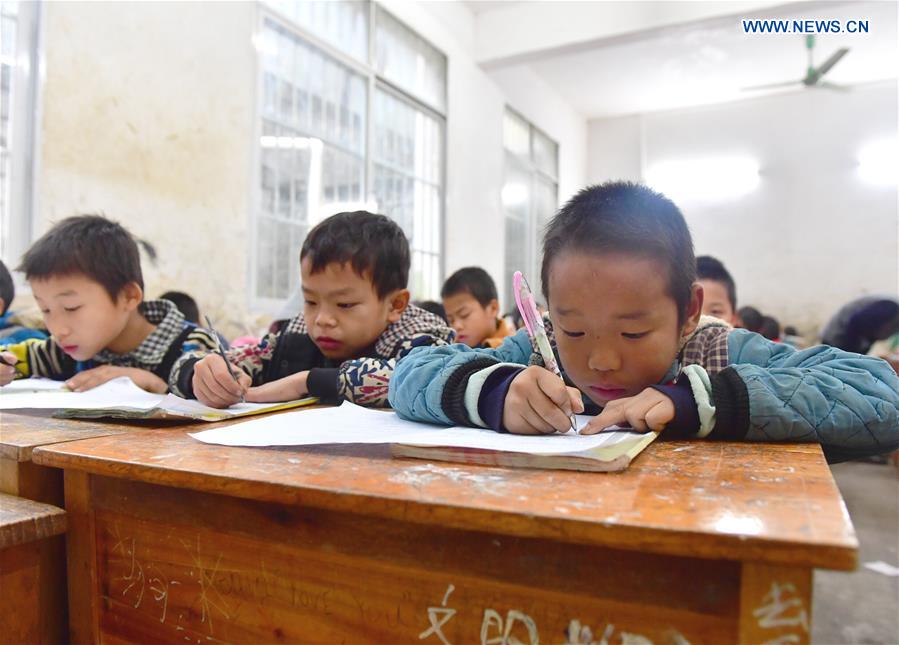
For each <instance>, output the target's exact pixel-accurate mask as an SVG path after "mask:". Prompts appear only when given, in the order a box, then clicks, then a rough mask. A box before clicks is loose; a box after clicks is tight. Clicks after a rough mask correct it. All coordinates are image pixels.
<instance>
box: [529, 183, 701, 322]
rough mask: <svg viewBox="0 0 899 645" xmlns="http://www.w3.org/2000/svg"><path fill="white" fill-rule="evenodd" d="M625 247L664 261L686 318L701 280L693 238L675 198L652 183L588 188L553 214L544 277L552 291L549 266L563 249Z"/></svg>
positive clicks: (612, 249) (625, 250)
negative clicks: (694, 291)
mask: <svg viewBox="0 0 899 645" xmlns="http://www.w3.org/2000/svg"><path fill="white" fill-rule="evenodd" d="M569 250H570V251H583V252H587V253H595V254H597V253H603V252H610V253H611V252H623V253H633V254H636V255H642V256H645V257H648V258H652V259H657V260H660V261H662V262H663V263H664V264H665V265H666V266H667V268H668V293H669V295H670V296H671V297H672V298H673V299H674V301H675V303H677V309H678V320H679V321H680V322H681V323H683V321H684V319H685V318H686V315H687V309H688V308H689V306H690V299H691V297H692V291H693V282H694V281H695V280H696V260H695V259H694V257H693V240H692V239H691V238H690V229H688V228H687V223H686V221H684V216H683V215H681V212H680V211H679V210H678V208H677V206H675V205H674V203H673V202H672V201H671V200H670V199H668V198H667V197H665V196H664V195H662V194H661V193H657V192H655V191H654V190H651V189H650V188H647V187H646V186H641V185H639V184H634V183H632V182H627V181H611V182H607V183H604V184H599V185H596V186H589V187H587V188H584V189H583V190H581V191H580V192H579V193H577V194H576V195H575V196H574V197H572V198H571V199H570V200H568V203H566V204H565V205H564V206H563V207H562V208H561V209H560V210H559V212H558V214H556V216H555V217H553V218H552V220H550V222H549V224H548V225H547V227H546V233H545V235H544V237H543V266H542V269H541V281H542V287H543V295H545V296H546V299H547V301H548V300H549V298H550V294H549V272H550V268H551V266H552V262H553V260H554V259H555V258H556V257H557V256H558V255H559V254H560V253H562V252H563V251H569Z"/></svg>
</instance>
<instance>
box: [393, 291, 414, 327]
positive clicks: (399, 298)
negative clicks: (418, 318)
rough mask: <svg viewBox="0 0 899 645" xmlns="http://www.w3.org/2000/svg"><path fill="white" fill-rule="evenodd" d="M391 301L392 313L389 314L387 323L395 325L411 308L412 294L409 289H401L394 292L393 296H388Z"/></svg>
mask: <svg viewBox="0 0 899 645" xmlns="http://www.w3.org/2000/svg"><path fill="white" fill-rule="evenodd" d="M387 297H388V298H389V300H390V311H389V312H388V313H387V322H389V323H395V322H396V321H397V320H399V319H400V316H402V315H403V312H404V311H406V307H408V306H409V298H410V297H411V294H410V293H409V290H408V289H400V290H399V291H394V292H393V294H392V295H389V296H387Z"/></svg>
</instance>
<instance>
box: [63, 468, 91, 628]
mask: <svg viewBox="0 0 899 645" xmlns="http://www.w3.org/2000/svg"><path fill="white" fill-rule="evenodd" d="M65 490H66V514H67V516H68V517H67V520H68V534H67V539H66V545H67V547H68V548H67V555H68V574H69V575H68V577H69V633H70V636H71V640H72V642H73V643H97V642H99V634H98V632H97V626H98V624H99V606H98V603H99V602H100V594H99V588H98V585H97V566H96V558H97V547H96V532H95V527H94V523H95V520H94V512H93V510H92V509H91V504H90V475H88V474H87V473H82V472H76V471H70V470H66V471H65Z"/></svg>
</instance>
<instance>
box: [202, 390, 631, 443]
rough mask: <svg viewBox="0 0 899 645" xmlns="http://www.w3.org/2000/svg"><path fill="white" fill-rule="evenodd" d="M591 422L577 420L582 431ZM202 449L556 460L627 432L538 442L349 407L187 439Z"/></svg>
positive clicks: (551, 437) (281, 416)
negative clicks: (325, 448) (446, 449)
mask: <svg viewBox="0 0 899 645" xmlns="http://www.w3.org/2000/svg"><path fill="white" fill-rule="evenodd" d="M591 418H593V417H589V416H578V417H577V422H578V423H577V425H578V427H579V428H581V427H583V426H584V425H585V424H586V423H587V421H589V420H590V419H591ZM190 436H191V437H193V438H194V439H197V440H198V441H202V442H203V443H213V444H219V445H223V446H308V445H316V444H335V443H403V444H411V445H415V446H458V447H465V448H482V449H495V450H507V451H515V452H526V453H531V454H546V455H560V454H566V453H572V452H579V451H581V450H587V449H590V448H595V447H598V446H611V445H614V444H615V443H617V442H619V441H621V440H622V439H623V438H624V437H633V434H632V433H629V432H603V433H600V434H595V435H577V434H574V433H569V434H564V435H558V434H557V435H545V436H539V437H531V436H523V435H514V434H502V433H498V432H494V431H493V430H488V429H483V428H462V427H453V428H446V427H443V426H435V425H431V424H429V423H419V422H415V421H405V420H403V419H400V418H399V416H397V414H396V413H395V412H384V411H379V410H372V409H369V408H363V407H362V406H359V405H355V404H353V403H350V402H348V401H347V402H344V403H343V404H342V405H340V406H339V407H334V408H317V409H314V410H301V411H297V412H287V413H284V414H279V415H277V416H270V417H264V418H260V419H253V420H251V421H245V422H243V423H237V424H234V425H231V426H228V427H226V428H214V429H212V430H204V431H203V432H194V433H190Z"/></svg>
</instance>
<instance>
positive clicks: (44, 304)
mask: <svg viewBox="0 0 899 645" xmlns="http://www.w3.org/2000/svg"><path fill="white" fill-rule="evenodd" d="M20 270H21V271H23V272H24V273H25V277H26V279H27V280H28V281H29V283H30V284H31V291H32V294H33V295H34V299H35V300H36V301H37V303H38V306H39V307H40V308H41V312H42V313H43V315H44V322H45V324H46V325H47V329H48V330H49V331H50V335H51V337H50V338H49V339H47V340H28V341H25V342H23V343H18V344H14V345H7V346H5V347H0V349H2V350H3V351H2V356H3V358H4V360H5V362H7V363H12V364H14V365H15V366H14V367H13V366H11V365H0V385H6V384H7V383H9V382H10V381H12V380H13V379H14V378H21V377H30V376H45V377H48V378H51V379H56V380H65V381H66V385H67V386H68V387H69V389H71V390H74V391H76V392H81V391H84V390H89V389H91V388H93V387H96V386H98V385H101V384H102V383H105V382H107V381H109V380H111V379H114V378H117V377H119V376H127V377H129V378H131V380H132V381H134V383H135V384H136V385H138V386H139V387H141V388H143V389H145V390H148V391H150V392H158V393H164V392H167V391H168V385H167V381H168V379H169V377H170V373H171V371H172V367H173V365H174V364H175V361H176V360H177V359H178V358H180V356H181V354H183V353H185V352H186V351H190V350H195V349H197V348H204V349H206V350H210V349H212V348H214V347H215V340H214V339H213V337H212V335H211V334H210V333H209V332H207V331H206V330H205V329H202V328H200V327H197V326H195V325H191V324H188V323H187V322H186V321H185V320H184V316H183V315H182V314H181V312H180V311H178V310H177V309H176V308H175V305H173V304H172V303H170V302H167V301H165V300H148V301H145V300H144V281H143V274H142V273H141V267H140V252H139V251H138V247H137V243H136V242H135V240H134V238H133V237H132V236H131V234H130V233H129V232H128V231H127V230H125V228H123V227H122V226H121V225H119V224H117V223H115V222H112V221H110V220H108V219H106V218H104V217H100V216H97V215H82V216H78V217H69V218H67V219H64V220H63V221H61V222H59V223H58V224H56V225H55V226H54V227H53V228H51V229H50V230H49V231H48V232H47V233H46V234H45V235H44V236H43V237H41V238H40V239H39V240H38V241H37V242H35V243H34V244H33V245H32V246H31V248H30V249H29V250H28V252H27V253H26V254H25V257H24V258H23V260H22V267H21V269H20Z"/></svg>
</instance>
